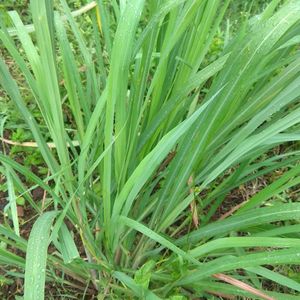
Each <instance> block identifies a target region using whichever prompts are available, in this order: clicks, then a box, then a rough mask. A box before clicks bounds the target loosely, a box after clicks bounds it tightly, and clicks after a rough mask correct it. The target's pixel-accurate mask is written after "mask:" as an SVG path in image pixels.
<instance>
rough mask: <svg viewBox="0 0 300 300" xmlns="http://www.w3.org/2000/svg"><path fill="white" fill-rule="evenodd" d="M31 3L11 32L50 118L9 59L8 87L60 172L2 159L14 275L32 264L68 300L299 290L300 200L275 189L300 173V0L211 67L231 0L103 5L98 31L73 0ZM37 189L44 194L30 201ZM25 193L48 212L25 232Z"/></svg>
mask: <svg viewBox="0 0 300 300" xmlns="http://www.w3.org/2000/svg"><path fill="white" fill-rule="evenodd" d="M30 2H31V3H30V12H31V15H32V19H33V25H32V26H31V25H29V27H28V26H27V25H24V24H23V22H22V20H21V18H20V16H19V15H18V13H17V12H15V11H11V12H9V15H10V18H11V21H12V24H13V28H9V29H8V28H6V27H5V26H4V24H1V31H0V39H1V41H2V46H4V47H5V48H6V49H7V51H8V52H9V53H10V55H11V58H12V59H13V60H14V62H15V64H16V65H17V66H18V68H19V71H20V73H21V74H22V76H24V78H25V79H26V86H25V89H27V91H28V93H30V95H31V97H32V101H35V102H36V103H37V105H38V107H39V110H40V114H41V116H42V122H41V121H40V122H38V121H37V120H36V119H35V118H34V116H33V114H32V112H31V111H30V108H29V107H28V106H27V105H26V102H25V101H24V99H23V94H22V93H21V92H20V88H21V86H18V84H17V83H16V81H15V80H14V79H13V78H12V76H11V75H10V72H9V69H8V67H7V66H6V65H5V62H4V61H3V59H2V60H1V63H0V83H1V85H2V87H3V89H4V90H5V91H6V93H7V95H8V96H9V97H10V99H11V101H13V102H14V103H15V105H16V107H17V109H18V110H19V112H20V113H21V115H22V117H23V118H24V121H25V122H26V124H27V126H28V128H29V129H30V131H31V133H32V136H33V141H31V142H34V143H36V144H37V145H38V147H39V150H40V152H41V154H42V156H43V158H44V161H45V165H47V167H48V169H49V176H47V177H46V178H40V177H39V176H37V175H35V174H33V173H32V172H31V171H30V170H28V169H27V168H25V167H23V166H22V165H21V164H19V163H17V162H15V161H13V160H12V159H11V158H9V156H7V155H4V154H0V161H1V163H2V167H1V168H0V171H1V172H3V173H4V174H5V176H6V179H7V182H8V187H9V188H8V192H9V197H8V199H9V205H10V210H11V218H12V221H13V222H12V226H9V225H8V224H6V225H1V226H0V236H1V241H2V242H3V243H4V244H5V245H6V247H2V248H0V263H1V266H2V268H3V269H5V270H6V274H7V276H16V277H23V275H22V272H23V270H25V287H24V289H25V292H24V299H25V300H40V299H44V297H45V293H46V295H47V298H49V299H50V294H49V291H48V290H47V289H48V287H49V285H51V284H56V285H57V286H63V288H65V289H68V290H69V291H70V290H73V293H74V294H73V295H71V294H70V295H69V296H66V295H65V296H64V297H67V298H68V297H69V298H70V299H72V296H74V295H75V298H76V299H81V298H82V299H84V298H85V297H91V296H92V295H94V296H98V299H104V298H107V299H127V298H128V299H132V298H134V297H136V298H138V299H168V298H169V299H193V298H200V297H204V299H219V298H218V297H226V295H227V296H228V297H230V296H231V297H232V296H234V297H235V296H240V297H250V298H252V299H297V296H293V295H296V294H297V293H298V292H299V291H300V283H299V282H297V281H296V280H294V279H293V278H289V277H288V276H287V274H282V273H280V272H279V271H277V270H280V268H277V266H279V265H286V266H287V268H288V267H289V266H292V265H299V264H300V240H299V234H298V232H299V229H300V225H298V220H299V218H300V204H298V203H297V201H291V200H289V199H287V201H275V200H274V199H275V198H276V195H280V194H281V193H283V192H284V191H286V190H287V189H289V188H292V187H294V186H297V185H298V184H299V183H300V166H299V165H298V160H299V157H300V152H299V151H297V147H296V145H297V141H298V140H299V139H300V133H299V125H300V124H299V123H300V107H299V101H298V100H299V96H300V77H299V73H300V55H299V47H298V45H299V35H298V32H299V29H300V2H299V1H297V0H290V1H286V3H285V4H284V5H283V6H281V7H278V4H279V2H280V1H278V0H273V1H271V2H270V4H269V5H268V7H267V8H266V10H265V11H264V12H263V13H262V14H261V15H259V16H256V17H253V18H252V19H250V20H249V21H247V22H245V23H244V24H242V25H241V28H240V29H239V31H238V33H237V34H236V36H235V38H234V39H233V40H231V41H228V45H227V46H226V48H225V50H224V52H223V53H222V55H221V56H220V57H219V58H218V59H216V60H215V61H214V62H212V63H210V64H208V62H207V59H206V58H207V55H208V52H209V50H210V46H211V44H212V42H213V39H214V36H215V34H216V31H217V30H218V28H219V27H220V26H221V24H222V23H221V22H222V20H223V18H224V14H225V12H226V9H227V8H228V5H229V2H230V1H229V0H225V1H223V0H157V1H145V0H131V1H119V2H117V1H112V2H111V4H110V2H107V1H102V0H97V1H95V2H93V3H92V4H91V3H90V4H88V5H89V9H92V10H91V11H90V16H91V20H92V27H93V30H92V36H93V41H86V40H85V36H84V35H83V34H82V32H81V30H80V28H79V27H78V25H77V23H76V21H75V20H74V14H72V12H71V10H70V8H69V7H68V4H67V1H66V0H59V1H57V2H58V3H57V5H56V6H55V9H54V7H53V2H52V1H49V0H47V1H46V0H31V1H30ZM82 11H83V12H86V11H87V9H83V10H82ZM79 18H80V16H79ZM12 33H13V34H12ZM12 35H14V36H12ZM20 49H22V52H21V51H20ZM22 88H24V87H22ZM66 109H68V110H69V111H70V112H71V115H72V120H71V121H69V122H68V123H66V121H65V119H64V113H65V111H66ZM70 126H73V127H72V129H74V130H75V132H76V133H75V134H73V133H72V134H70V131H69V130H68V129H69V127H70ZM45 128H46V130H45ZM72 132H73V131H72ZM49 136H50V137H51V140H49V139H48V138H47V137H49ZM291 142H293V143H294V144H293V145H295V146H294V147H288V146H287V147H286V148H285V149H286V151H285V152H283V153H279V154H278V153H277V154H276V153H275V152H272V149H274V148H276V147H277V146H278V145H283V144H287V143H289V144H288V145H291ZM49 143H51V144H49ZM50 145H51V147H50ZM276 170H284V171H285V172H282V173H281V175H279V176H277V177H276V178H274V179H273V180H272V181H271V182H270V184H268V185H266V186H265V187H264V188H262V189H261V190H259V191H257V193H256V194H254V195H253V196H252V197H249V199H247V201H245V202H243V203H242V204H241V205H239V206H237V207H234V208H233V209H232V211H231V213H230V214H226V215H223V216H222V215H218V214H217V212H218V210H219V208H220V207H222V203H223V201H224V200H225V199H226V197H227V195H228V194H230V193H231V191H233V190H234V189H236V188H238V187H239V186H241V185H243V184H246V183H247V182H252V181H254V180H256V179H257V178H260V177H261V176H264V175H266V174H271V173H272V172H275V171H276ZM19 174H22V175H24V176H25V178H26V180H27V181H28V182H29V181H30V182H32V187H30V188H29V189H28V187H26V186H25V185H24V183H23V182H22V181H21V180H20V178H19ZM36 186H40V187H41V188H43V189H44V190H45V193H46V194H45V195H46V199H43V200H42V201H39V202H37V201H34V200H33V199H32V196H31V194H30V190H31V189H32V188H34V187H36ZM20 195H22V196H23V197H24V198H25V200H26V202H27V205H30V206H32V210H33V211H35V212H36V216H37V217H38V218H37V220H36V222H35V223H34V225H33V227H32V230H31V234H30V237H29V240H28V241H26V240H25V239H24V238H23V237H22V236H20V230H19V227H20V224H19V220H18V216H17V212H16V203H15V201H16V197H18V196H20ZM293 202H295V203H293ZM233 206H234V204H233ZM217 218H220V219H219V220H216V219H217ZM66 224H68V226H67V225H66ZM50 243H51V251H48V246H49V245H50ZM15 250H18V251H17V252H16V251H15ZM20 252H23V253H26V259H24V258H23V257H22V255H21V254H20ZM48 252H49V253H48ZM16 267H17V270H18V271H17V272H16V271H13V270H16ZM265 281H267V282H270V281H273V282H275V283H276V284H277V285H280V286H283V287H284V288H285V290H286V291H287V292H286V293H283V292H282V293H280V292H276V291H272V290H268V289H267V288H265V284H264V283H265ZM45 284H46V285H45ZM45 286H46V287H45ZM45 291H46V292H45ZM53 297H54V296H53ZM56 297H58V296H56ZM178 297H179V298H178ZM180 297H181V298H180ZM54 298H55V297H54Z"/></svg>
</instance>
